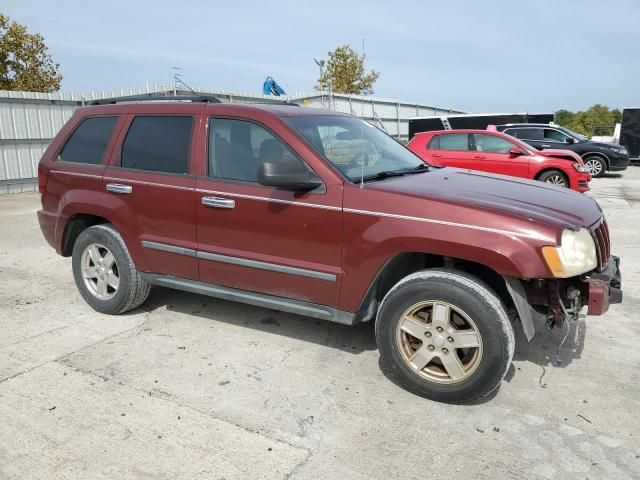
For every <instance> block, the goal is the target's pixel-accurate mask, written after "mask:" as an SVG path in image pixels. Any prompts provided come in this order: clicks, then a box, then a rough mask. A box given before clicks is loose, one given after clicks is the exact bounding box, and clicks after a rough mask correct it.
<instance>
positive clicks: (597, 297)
mask: <svg viewBox="0 0 640 480" xmlns="http://www.w3.org/2000/svg"><path fill="white" fill-rule="evenodd" d="M585 283H587V284H588V286H589V303H588V310H587V315H602V314H603V313H605V312H606V311H607V310H608V309H609V305H611V304H612V303H620V302H622V277H621V274H620V257H616V256H613V255H612V256H611V257H610V258H609V263H608V265H607V268H605V269H604V270H603V271H602V272H594V273H592V274H591V276H590V277H589V278H588V279H586V280H585Z"/></svg>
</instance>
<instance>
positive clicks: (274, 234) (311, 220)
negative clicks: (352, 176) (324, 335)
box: [196, 117, 342, 306]
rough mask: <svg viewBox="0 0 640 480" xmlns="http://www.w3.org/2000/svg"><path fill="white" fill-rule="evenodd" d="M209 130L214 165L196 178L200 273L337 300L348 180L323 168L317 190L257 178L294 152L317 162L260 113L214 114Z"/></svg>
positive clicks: (207, 278)
mask: <svg viewBox="0 0 640 480" xmlns="http://www.w3.org/2000/svg"><path fill="white" fill-rule="evenodd" d="M275 127H277V128H280V129H284V128H285V127H283V126H279V125H276V126H275ZM275 127H274V128H275ZM284 133H286V132H284ZM289 135H290V133H289ZM203 138H207V139H208V141H207V149H206V153H204V155H205V156H206V158H207V162H206V163H207V168H206V171H205V172H204V173H205V175H203V176H201V177H198V178H197V196H196V213H197V220H198V232H197V238H198V262H199V269H200V279H201V280H202V281H203V282H206V283H210V284H215V285H223V286H228V287H232V288H236V289H240V290H246V291H250V292H258V293H265V294H270V295H274V296H280V297H286V298H292V299H298V300H303V301H306V302H311V303H317V304H322V305H330V306H333V305H337V304H338V300H339V289H340V281H341V274H342V269H341V264H340V258H341V247H342V183H341V182H340V183H337V182H336V181H335V179H334V180H332V179H331V178H330V177H328V176H326V175H324V174H323V172H320V171H317V170H316V173H317V174H318V175H319V176H320V177H321V178H322V179H323V181H324V182H325V184H324V186H323V187H322V188H318V189H316V190H315V191H313V192H294V191H287V190H281V189H275V188H271V187H265V186H262V185H260V184H258V182H257V170H258V167H259V165H260V164H261V162H265V161H266V162H278V161H282V160H283V159H285V158H288V159H293V160H297V161H299V162H301V163H303V164H304V165H306V166H307V168H310V167H309V165H308V164H306V162H304V161H303V160H302V158H303V155H302V154H298V153H297V152H296V151H294V150H293V148H294V147H292V146H291V144H288V143H286V142H285V141H283V140H282V137H281V136H280V135H279V133H278V132H276V131H275V130H271V129H270V128H268V127H267V126H266V125H265V124H261V123H258V122H256V121H250V120H248V119H239V118H224V117H211V118H210V119H209V120H208V122H207V123H206V133H205V134H204V135H203ZM298 143H301V142H300V141H299V140H298Z"/></svg>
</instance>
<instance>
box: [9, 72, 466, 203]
mask: <svg viewBox="0 0 640 480" xmlns="http://www.w3.org/2000/svg"><path fill="white" fill-rule="evenodd" d="M173 89H174V88H173V86H171V85H153V86H150V85H147V87H146V88H145V89H141V90H120V91H114V92H104V91H103V92H84V93H83V92H77V93H34V92H8V91H0V194H2V193H13V192H24V191H34V190H36V189H37V175H38V161H39V160H40V157H41V156H42V153H43V152H44V150H45V148H46V147H47V145H48V144H49V142H50V141H51V139H52V138H53V137H54V136H55V135H56V133H57V132H58V131H59V130H60V129H61V128H62V126H63V125H64V124H65V123H66V121H67V120H68V119H69V118H70V117H71V115H72V114H73V112H74V110H75V109H76V108H78V107H79V106H82V105H85V104H87V103H89V102H91V101H92V100H99V99H104V98H113V97H124V96H128V95H140V94H154V93H162V94H166V93H169V92H172V91H173ZM197 92H198V93H206V94H213V95H215V96H216V97H218V98H219V99H220V100H222V101H223V102H230V103H247V102H255V101H261V102H264V101H283V100H284V101H291V102H296V103H299V104H301V105H304V106H308V107H312V108H327V109H330V110H335V111H338V112H343V113H348V114H351V115H356V116H358V117H361V118H363V119H365V120H367V121H369V122H371V123H373V124H375V125H377V126H379V127H382V128H384V130H386V131H387V133H389V135H392V136H394V137H396V138H398V139H400V140H406V139H408V135H409V128H408V125H409V118H411V117H416V116H422V115H440V114H445V113H462V112H459V111H456V110H447V109H442V108H438V107H432V106H429V105H422V104H410V103H407V102H400V101H397V100H391V99H380V98H375V97H361V96H357V95H342V94H329V93H321V92H315V93H312V94H308V93H307V94H305V93H296V94H294V95H289V96H283V97H271V96H265V95H262V94H254V93H242V92H240V93H239V92H232V91H229V90H215V89H197ZM177 93H179V94H189V93H191V92H186V91H178V92H177Z"/></svg>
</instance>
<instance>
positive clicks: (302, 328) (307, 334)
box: [145, 287, 587, 404]
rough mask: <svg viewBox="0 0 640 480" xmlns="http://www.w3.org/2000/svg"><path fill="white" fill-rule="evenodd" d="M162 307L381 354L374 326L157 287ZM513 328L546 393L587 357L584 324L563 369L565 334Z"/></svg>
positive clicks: (572, 336) (569, 345) (153, 300)
mask: <svg viewBox="0 0 640 480" xmlns="http://www.w3.org/2000/svg"><path fill="white" fill-rule="evenodd" d="M162 307H166V309H167V311H169V312H177V313H181V314H186V315H195V316H198V317H200V318H204V319H207V320H210V321H212V322H225V323H227V324H230V325H236V326H239V327H244V328H250V329H253V330H256V331H260V332H268V333H270V334H277V335H283V336H286V337H288V338H293V339H296V340H300V341H303V342H310V343H314V344H317V345H322V346H325V347H329V348H335V349H338V350H341V351H343V352H347V353H351V354H359V353H362V352H365V351H373V350H376V349H377V346H376V342H375V334H374V326H373V322H368V323H364V324H360V325H355V326H348V325H340V324H337V323H333V322H329V321H324V320H317V319H314V318H308V317H304V316H301V315H295V314H290V313H286V312H279V311H275V310H271V309H266V308H261V307H254V306H251V305H245V304H241V303H237V302H231V301H227V300H219V299H215V298H210V297H206V296H202V295H196V294H191V293H186V292H181V291H177V290H172V289H168V288H162V287H154V289H153V290H152V293H151V296H150V297H149V300H148V301H147V303H146V304H145V310H146V311H148V312H152V311H154V310H156V309H159V308H162ZM513 327H514V333H515V337H516V347H515V354H514V360H516V361H527V362H531V363H534V364H536V365H539V366H540V367H541V374H540V379H539V382H540V386H541V387H542V388H545V387H546V384H545V379H544V377H545V375H546V371H547V369H548V368H565V367H567V366H568V365H570V364H571V363H572V362H573V361H574V360H576V359H579V358H580V357H581V355H582V351H583V348H584V339H585V335H586V328H587V327H586V323H585V322H584V320H578V321H577V322H570V323H569V333H568V335H567V338H566V340H565V342H564V345H563V346H562V348H561V350H560V358H561V360H562V362H561V363H558V362H557V361H556V358H557V351H558V347H559V345H560V344H561V342H562V340H563V338H564V336H565V333H566V330H565V329H559V328H554V329H552V330H548V329H547V328H546V327H545V325H544V323H543V322H542V321H540V322H537V323H536V325H535V327H536V335H535V337H534V338H533V339H532V340H531V342H528V341H527V339H526V337H525V336H524V332H523V330H522V327H521V325H520V324H519V323H518V322H516V323H514V324H513ZM379 367H380V370H381V371H382V373H383V374H384V375H385V377H387V378H388V379H389V380H390V381H392V382H393V383H396V384H397V382H396V381H395V380H394V378H393V375H392V372H390V371H389V369H388V367H386V366H385V365H384V364H383V363H382V362H379ZM517 370H518V368H517V367H515V366H514V364H511V366H510V368H509V371H508V372H507V375H506V377H505V380H506V381H507V382H510V381H511V380H512V379H513V377H514V376H515V375H517ZM399 386H400V387H402V386H401V385H399ZM497 392H498V390H495V391H494V392H492V393H491V394H489V395H488V396H487V397H485V398H483V399H481V400H478V401H476V402H473V403H472V404H481V403H485V402H487V401H490V400H491V399H492V398H493V397H495V395H496V394H497Z"/></svg>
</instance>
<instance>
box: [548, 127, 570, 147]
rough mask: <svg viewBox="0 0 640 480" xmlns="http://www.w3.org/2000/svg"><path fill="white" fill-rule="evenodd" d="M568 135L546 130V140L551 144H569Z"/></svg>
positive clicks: (549, 129)
mask: <svg viewBox="0 0 640 480" xmlns="http://www.w3.org/2000/svg"><path fill="white" fill-rule="evenodd" d="M567 138H568V137H567V135H565V134H564V133H562V132H559V131H558V130H553V129H551V128H545V129H544V139H545V140H547V141H549V142H556V143H567Z"/></svg>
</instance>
